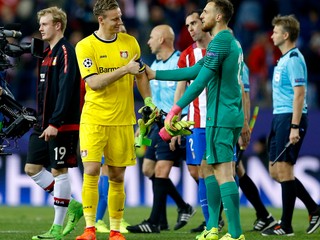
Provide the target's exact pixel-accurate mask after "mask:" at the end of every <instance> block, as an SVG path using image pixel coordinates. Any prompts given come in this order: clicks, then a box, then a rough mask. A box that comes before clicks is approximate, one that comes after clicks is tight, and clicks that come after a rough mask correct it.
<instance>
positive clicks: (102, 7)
mask: <svg viewBox="0 0 320 240" xmlns="http://www.w3.org/2000/svg"><path fill="white" fill-rule="evenodd" d="M117 8H119V3H118V2H117V1H116V0H97V1H96V3H95V4H94V7H93V14H94V15H95V16H96V17H98V16H103V14H104V12H105V11H108V10H113V9H117Z"/></svg>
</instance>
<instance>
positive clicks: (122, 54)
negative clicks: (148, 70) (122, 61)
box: [120, 51, 129, 58]
mask: <svg viewBox="0 0 320 240" xmlns="http://www.w3.org/2000/svg"><path fill="white" fill-rule="evenodd" d="M128 56H129V54H128V51H120V57H121V58H128Z"/></svg>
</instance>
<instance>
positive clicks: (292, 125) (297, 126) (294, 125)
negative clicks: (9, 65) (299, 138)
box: [290, 123, 300, 129]
mask: <svg viewBox="0 0 320 240" xmlns="http://www.w3.org/2000/svg"><path fill="white" fill-rule="evenodd" d="M299 127H300V126H299V125H297V124H292V123H291V125H290V128H293V129H299Z"/></svg>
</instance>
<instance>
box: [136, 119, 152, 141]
mask: <svg viewBox="0 0 320 240" xmlns="http://www.w3.org/2000/svg"><path fill="white" fill-rule="evenodd" d="M138 125H139V129H140V133H139V136H138V137H136V138H135V146H136V147H141V146H142V145H146V146H150V145H151V140H150V139H149V138H147V137H146V136H147V135H148V133H149V131H150V126H146V125H145V123H144V121H143V119H141V118H140V119H139V120H138Z"/></svg>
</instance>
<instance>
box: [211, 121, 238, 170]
mask: <svg viewBox="0 0 320 240" xmlns="http://www.w3.org/2000/svg"><path fill="white" fill-rule="evenodd" d="M241 129H242V128H241V127H239V128H224V127H206V144H207V151H206V159H207V163H208V164H216V163H223V162H231V161H233V154H234V151H233V150H234V149H233V148H234V146H235V145H236V143H237V142H238V138H239V136H240V132H241Z"/></svg>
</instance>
